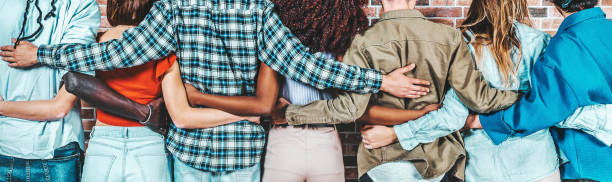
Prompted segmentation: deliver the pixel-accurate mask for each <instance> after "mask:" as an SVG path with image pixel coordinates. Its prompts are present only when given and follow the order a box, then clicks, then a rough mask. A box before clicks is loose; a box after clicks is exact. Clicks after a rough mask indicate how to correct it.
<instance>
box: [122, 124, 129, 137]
mask: <svg viewBox="0 0 612 182" xmlns="http://www.w3.org/2000/svg"><path fill="white" fill-rule="evenodd" d="M122 128H123V131H125V132H124V135H125V136H123V138H125V139H130V130H129V127H122Z"/></svg>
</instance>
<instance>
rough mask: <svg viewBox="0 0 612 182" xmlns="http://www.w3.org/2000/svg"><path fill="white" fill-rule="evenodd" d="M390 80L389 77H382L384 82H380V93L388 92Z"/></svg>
mask: <svg viewBox="0 0 612 182" xmlns="http://www.w3.org/2000/svg"><path fill="white" fill-rule="evenodd" d="M388 79H389V77H388V76H387V75H382V81H380V91H381V92H387V87H388V85H387V84H388V83H387V80H388Z"/></svg>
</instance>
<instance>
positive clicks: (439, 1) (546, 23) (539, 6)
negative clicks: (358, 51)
mask: <svg viewBox="0 0 612 182" xmlns="http://www.w3.org/2000/svg"><path fill="white" fill-rule="evenodd" d="M97 1H98V2H99V3H100V10H101V11H102V24H101V27H100V32H104V31H106V30H108V29H109V28H110V25H109V24H108V21H107V20H106V1H107V0H97ZM470 2H471V0H418V3H417V6H418V7H417V8H418V9H419V10H421V12H423V14H424V15H425V16H427V17H428V18H429V19H430V20H432V21H435V22H438V23H443V24H447V25H450V26H457V25H460V24H461V22H462V21H463V20H464V19H465V16H466V15H467V11H468V8H469V4H470ZM528 2H529V11H530V13H531V16H532V18H533V26H534V27H535V28H537V29H540V30H543V31H546V32H548V33H551V34H553V35H554V33H555V32H556V30H557V28H558V27H559V25H560V24H561V22H562V20H563V19H562V17H561V15H560V14H559V13H557V11H556V10H555V8H554V7H553V5H552V4H551V3H550V2H547V1H546V0H528ZM600 5H602V8H603V9H604V11H605V12H606V14H608V18H609V19H612V0H600ZM364 9H365V11H366V12H367V14H368V18H369V20H370V22H375V21H376V20H378V19H379V18H380V16H381V14H382V13H381V10H382V6H381V5H380V1H379V0H371V2H370V3H369V5H368V7H364ZM82 115H83V126H84V127H85V129H86V130H87V131H89V130H90V129H91V127H92V126H93V125H94V122H95V112H94V108H91V107H89V106H88V105H87V104H84V105H83V109H82ZM338 128H339V131H340V139H341V140H342V143H343V148H342V151H343V153H344V164H345V169H346V170H345V171H346V172H345V173H346V178H347V181H357V180H356V178H357V167H356V166H357V159H356V157H355V156H356V155H357V146H358V144H359V142H360V141H361V138H360V135H359V133H358V132H356V131H359V130H358V129H357V127H356V126H355V125H354V124H348V125H342V126H339V127H338ZM87 136H88V135H87Z"/></svg>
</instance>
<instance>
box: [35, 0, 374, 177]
mask: <svg viewBox="0 0 612 182" xmlns="http://www.w3.org/2000/svg"><path fill="white" fill-rule="evenodd" d="M273 7H274V6H273V4H272V3H271V2H269V1H268V0H162V1H159V2H156V3H155V4H154V6H153V7H152V9H151V11H150V12H149V14H148V15H147V16H146V18H145V19H144V20H143V22H142V23H141V24H140V25H139V26H138V27H136V28H132V29H130V30H127V31H126V32H125V33H123V39H118V40H112V41H108V42H104V43H97V44H89V45H78V44H63V45H55V46H40V48H39V50H38V59H39V61H40V62H41V63H42V64H45V65H50V66H54V67H58V68H65V69H69V70H74V71H85V70H113V69H117V68H124V67H133V66H137V65H142V64H145V63H146V62H148V61H151V60H159V59H161V58H163V57H165V56H167V55H168V54H170V53H171V52H175V53H176V55H177V57H178V59H177V61H178V63H179V64H180V70H181V75H182V78H183V81H184V82H186V83H190V84H192V85H194V86H195V87H196V88H198V89H199V90H200V91H202V92H204V93H209V94H218V95H226V96H252V95H255V86H256V84H255V80H256V78H255V77H256V75H257V70H258V67H259V62H260V61H261V62H264V63H265V64H267V65H268V66H270V67H271V68H272V69H274V70H276V71H277V72H279V73H280V74H281V75H283V76H285V77H288V78H291V79H293V80H296V81H300V82H303V83H307V84H309V85H312V86H314V87H316V88H319V89H325V88H337V89H342V90H347V91H354V92H359V93H376V92H378V89H379V87H380V83H381V80H382V76H381V74H380V72H378V71H376V70H372V69H362V68H359V67H356V66H349V65H346V64H343V63H341V62H338V61H335V60H332V59H326V58H325V55H323V54H321V53H316V54H311V53H309V49H308V48H307V47H305V46H304V45H302V44H301V42H300V41H299V39H297V38H296V37H295V36H294V35H293V34H291V32H290V31H289V29H288V28H286V27H285V26H284V25H283V24H282V22H281V21H280V18H279V17H278V15H276V14H275V13H274V12H273ZM247 126H248V127H247ZM259 127H260V126H257V127H255V126H250V124H246V123H244V122H238V123H234V124H229V125H225V126H219V127H215V128H213V129H198V130H181V129H178V128H175V127H174V128H171V131H170V132H171V135H170V136H169V139H168V141H169V144H168V146H169V147H168V148H169V149H170V151H171V152H172V153H173V154H174V155H175V156H177V157H178V158H179V159H180V160H181V161H183V162H185V163H187V164H189V165H191V166H193V167H195V168H198V169H201V170H204V171H210V172H224V171H232V170H238V169H243V168H246V167H250V166H252V165H254V164H256V163H257V162H259V159H260V156H261V153H262V150H263V145H260V144H261V143H263V142H264V137H263V135H264V134H263V130H261V129H260V128H259ZM255 133H257V134H255Z"/></svg>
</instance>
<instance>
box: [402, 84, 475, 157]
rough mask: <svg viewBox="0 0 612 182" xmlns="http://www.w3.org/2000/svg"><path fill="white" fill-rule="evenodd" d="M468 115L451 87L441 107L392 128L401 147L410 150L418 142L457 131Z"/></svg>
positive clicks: (428, 140)
mask: <svg viewBox="0 0 612 182" xmlns="http://www.w3.org/2000/svg"><path fill="white" fill-rule="evenodd" d="M468 115H469V111H468V108H467V107H465V105H463V104H462V103H461V101H460V100H459V97H457V93H456V92H455V90H453V89H451V90H449V91H448V92H447V93H446V96H445V98H444V101H443V107H442V108H441V109H439V110H436V111H432V112H430V113H428V114H426V115H425V116H423V117H420V118H419V119H416V120H412V121H408V122H406V123H404V124H401V125H396V126H394V127H393V129H394V130H395V134H396V135H397V138H398V140H399V143H400V145H401V146H402V148H404V150H412V149H414V147H416V146H417V145H419V144H422V143H430V142H432V141H434V140H435V139H437V138H440V137H443V136H446V135H449V134H451V133H453V132H455V131H458V130H459V129H461V128H462V127H463V126H464V125H465V120H466V119H467V117H468Z"/></svg>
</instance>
